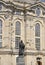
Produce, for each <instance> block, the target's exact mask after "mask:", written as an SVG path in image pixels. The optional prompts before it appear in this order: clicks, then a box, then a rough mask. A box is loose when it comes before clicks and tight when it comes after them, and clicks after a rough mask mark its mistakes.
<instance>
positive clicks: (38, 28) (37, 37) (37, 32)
mask: <svg viewBox="0 0 45 65" xmlns="http://www.w3.org/2000/svg"><path fill="white" fill-rule="evenodd" d="M35 43H36V49H37V50H40V24H39V23H37V24H36V25H35Z"/></svg>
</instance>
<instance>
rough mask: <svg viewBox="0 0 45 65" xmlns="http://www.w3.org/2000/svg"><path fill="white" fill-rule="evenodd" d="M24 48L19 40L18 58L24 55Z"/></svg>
mask: <svg viewBox="0 0 45 65" xmlns="http://www.w3.org/2000/svg"><path fill="white" fill-rule="evenodd" d="M24 48H25V45H24V43H23V41H22V40H21V41H20V42H19V56H20V55H24Z"/></svg>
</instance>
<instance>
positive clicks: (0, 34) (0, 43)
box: [0, 20, 2, 47]
mask: <svg viewBox="0 0 45 65" xmlns="http://www.w3.org/2000/svg"><path fill="white" fill-rule="evenodd" d="M0 47H2V20H0Z"/></svg>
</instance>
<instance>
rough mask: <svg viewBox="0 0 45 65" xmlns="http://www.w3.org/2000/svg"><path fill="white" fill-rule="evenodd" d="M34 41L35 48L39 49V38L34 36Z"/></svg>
mask: <svg viewBox="0 0 45 65" xmlns="http://www.w3.org/2000/svg"><path fill="white" fill-rule="evenodd" d="M35 43H36V49H37V50H40V38H36V39H35Z"/></svg>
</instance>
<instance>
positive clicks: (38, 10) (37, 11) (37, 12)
mask: <svg viewBox="0 0 45 65" xmlns="http://www.w3.org/2000/svg"><path fill="white" fill-rule="evenodd" d="M36 14H37V16H39V15H40V8H36Z"/></svg>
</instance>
